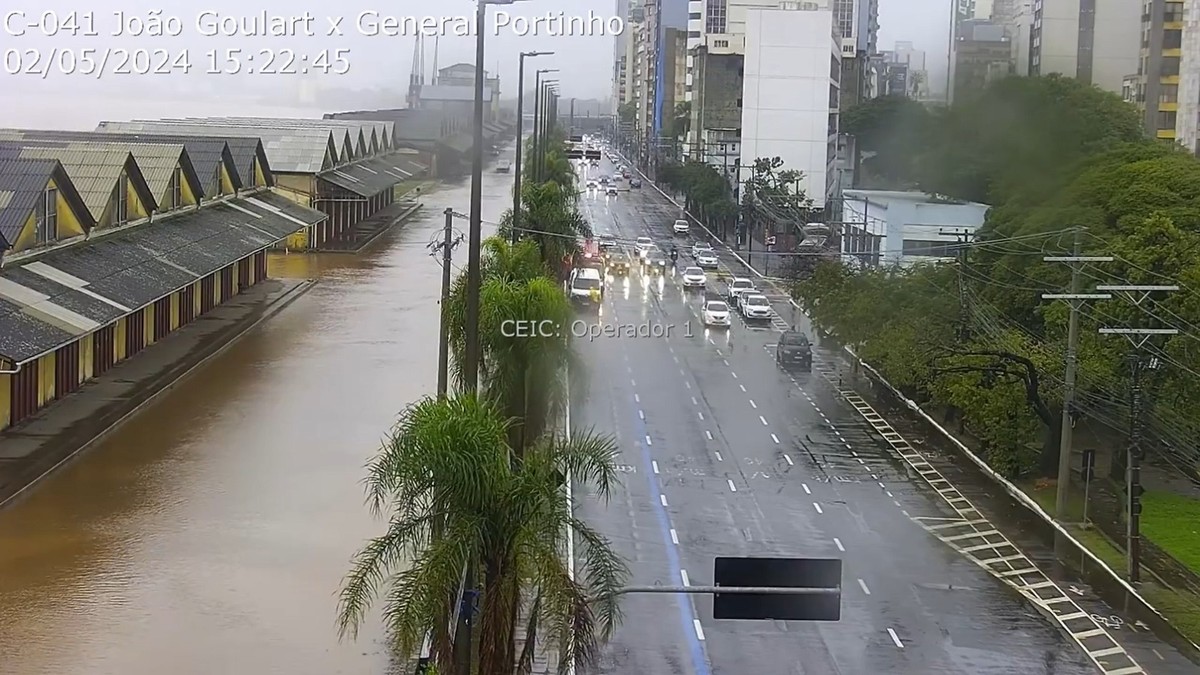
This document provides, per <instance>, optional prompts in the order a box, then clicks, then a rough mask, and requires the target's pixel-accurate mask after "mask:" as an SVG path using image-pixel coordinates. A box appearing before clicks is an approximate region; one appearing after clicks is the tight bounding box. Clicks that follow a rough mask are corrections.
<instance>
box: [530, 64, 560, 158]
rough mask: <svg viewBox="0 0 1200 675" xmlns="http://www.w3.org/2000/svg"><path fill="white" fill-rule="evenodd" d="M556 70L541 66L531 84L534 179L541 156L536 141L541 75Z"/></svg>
mask: <svg viewBox="0 0 1200 675" xmlns="http://www.w3.org/2000/svg"><path fill="white" fill-rule="evenodd" d="M557 72H558V68H542V69H541V70H539V71H537V72H536V73H534V78H533V81H534V85H533V167H534V172H533V176H534V178H535V179H537V178H538V173H539V171H538V167H539V166H540V164H539V162H540V159H539V158H540V157H541V154H540V152H539V148H538V142H539V138H540V136H541V135H540V133H539V130H540V124H539V120H540V119H541V110H542V75H543V74H545V73H557Z"/></svg>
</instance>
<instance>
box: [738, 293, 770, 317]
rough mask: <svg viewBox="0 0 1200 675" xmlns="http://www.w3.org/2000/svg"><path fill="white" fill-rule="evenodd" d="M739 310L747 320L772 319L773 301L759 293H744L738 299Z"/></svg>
mask: <svg viewBox="0 0 1200 675" xmlns="http://www.w3.org/2000/svg"><path fill="white" fill-rule="evenodd" d="M738 308H739V309H741V310H742V316H744V317H746V318H747V319H770V318H771V312H772V310H771V301H770V300H767V296H765V295H760V294H758V293H743V294H742V295H741V296H739V297H738Z"/></svg>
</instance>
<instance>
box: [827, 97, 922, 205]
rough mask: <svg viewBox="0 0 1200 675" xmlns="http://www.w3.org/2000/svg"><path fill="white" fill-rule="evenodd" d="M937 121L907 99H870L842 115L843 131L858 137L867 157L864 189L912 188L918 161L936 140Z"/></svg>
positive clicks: (861, 152)
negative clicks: (932, 140)
mask: <svg viewBox="0 0 1200 675" xmlns="http://www.w3.org/2000/svg"><path fill="white" fill-rule="evenodd" d="M935 121H936V117H935V116H934V114H933V113H932V112H930V110H929V109H928V108H927V107H925V106H924V105H922V104H921V103H918V102H917V101H914V100H912V99H910V98H908V97H907V96H881V97H879V98H873V99H867V100H866V101H863V102H862V103H860V104H858V105H856V106H854V107H853V108H850V109H849V110H847V111H846V112H845V114H843V115H842V119H841V131H842V132H843V133H846V134H850V135H852V136H854V138H855V143H856V144H857V146H856V150H857V151H858V153H859V155H860V156H865V158H864V159H863V160H862V162H861V164H860V165H859V172H860V174H861V178H860V180H859V184H860V185H862V186H864V187H890V188H906V187H911V186H912V185H913V184H914V183H913V181H915V176H916V173H917V160H918V159H919V158H920V157H921V156H922V155H923V154H924V153H925V152H926V149H927V148H928V147H929V141H930V140H931V138H933V137H934V131H935V128H936V127H935V124H934V123H935Z"/></svg>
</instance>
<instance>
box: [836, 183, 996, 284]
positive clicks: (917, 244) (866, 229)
mask: <svg viewBox="0 0 1200 675" xmlns="http://www.w3.org/2000/svg"><path fill="white" fill-rule="evenodd" d="M842 194H843V196H844V201H843V202H842V205H843V212H842V223H843V224H842V237H841V241H842V258H843V260H845V261H846V262H848V263H853V264H858V265H862V266H871V265H912V264H916V263H921V262H934V261H939V260H948V259H950V258H953V257H954V254H955V248H956V244H957V243H958V242H959V241H960V239H961V237H962V235H963V234H972V233H974V232H975V231H976V230H978V229H979V228H980V226H982V225H983V221H984V218H985V217H986V216H987V211H988V209H989V208H991V207H990V206H988V205H987V204H980V203H978V202H964V201H952V200H947V199H941V198H937V197H933V196H931V195H928V194H925V193H924V192H902V191H889V190H845V191H844V192H843V193H842Z"/></svg>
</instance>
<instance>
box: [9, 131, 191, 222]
mask: <svg viewBox="0 0 1200 675" xmlns="http://www.w3.org/2000/svg"><path fill="white" fill-rule="evenodd" d="M15 142H16V143H19V144H20V145H23V146H24V147H26V148H29V149H30V153H27V154H29V156H39V157H48V158H54V159H57V158H58V156H59V155H60V154H62V153H63V152H64V151H65V152H71V151H74V150H82V151H97V150H114V151H118V152H120V151H126V152H128V153H129V154H131V155H133V159H134V161H135V162H137V165H138V168H139V169H141V170H142V176H143V177H144V178H145V179H146V186H147V187H149V188H150V194H152V195H154V199H155V201H156V202H157V201H158V200H160V199H162V196H163V195H164V194H166V191H167V188H168V187H169V186H170V185H171V179H172V178H173V177H174V175H175V168H176V167H180V168H181V169H182V170H183V173H184V177H185V179H186V180H187V181H188V182H189V183H190V184H191V185H193V186H198V187H203V185H204V183H203V182H202V181H201V180H200V177H199V176H198V175H196V170H195V168H194V167H193V165H192V162H191V159H190V158H189V157H188V154H187V150H186V149H184V146H183V145H181V144H166V143H123V142H120V141H117V142H109V143H105V142H95V141H72V140H58V141H55V140H39V139H26V140H23V141H15ZM214 168H215V167H214ZM69 174H70V172H69V171H68V175H69ZM160 206H161V205H160Z"/></svg>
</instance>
